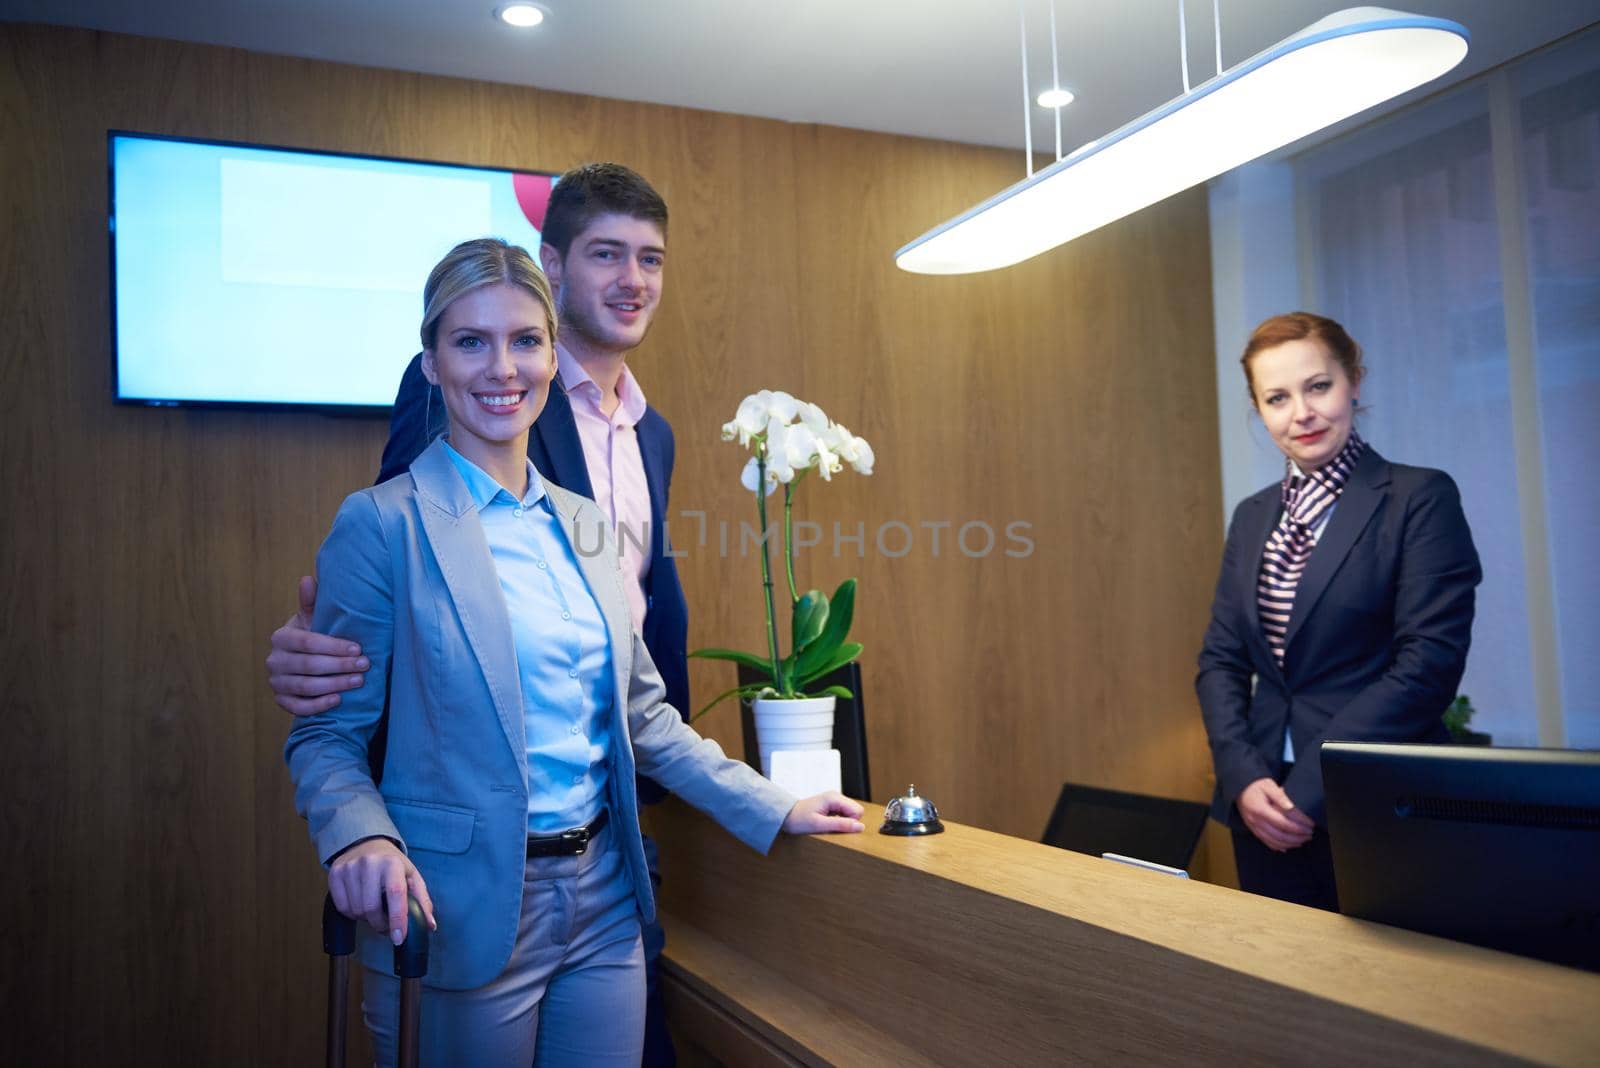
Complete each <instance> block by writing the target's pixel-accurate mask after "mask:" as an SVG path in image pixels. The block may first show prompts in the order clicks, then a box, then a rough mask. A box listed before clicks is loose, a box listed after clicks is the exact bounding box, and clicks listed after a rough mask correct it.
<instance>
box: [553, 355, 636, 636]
mask: <svg viewBox="0 0 1600 1068" xmlns="http://www.w3.org/2000/svg"><path fill="white" fill-rule="evenodd" d="M556 369H557V371H558V372H559V373H560V375H561V384H562V385H563V386H564V387H565V388H566V391H567V401H568V402H569V403H570V404H571V405H572V418H573V421H574V422H576V423H577V425H578V440H579V441H580V442H582V444H583V460H584V463H585V464H586V465H587V466H588V468H589V483H590V485H591V486H593V487H594V499H595V503H596V504H598V505H599V506H600V510H601V511H602V512H604V513H605V514H606V518H608V519H610V520H611V524H612V528H613V530H614V532H615V534H616V539H617V551H618V554H619V556H620V557H621V561H620V562H621V564H622V577H623V580H624V581H623V583H622V586H623V589H624V591H625V592H626V593H627V595H628V614H629V615H631V616H632V617H633V629H634V630H638V631H642V630H643V629H644V613H645V609H646V607H648V602H647V600H646V598H645V593H644V582H645V578H646V577H647V576H648V575H649V574H650V484H649V483H648V482H646V481H645V477H644V456H643V455H642V454H641V453H640V452H639V433H638V431H637V430H635V429H634V428H635V426H636V425H637V424H638V422H639V420H640V419H643V418H644V410H645V399H644V393H643V391H641V390H640V389H639V383H638V381H637V380H635V379H634V377H633V372H632V371H630V370H628V368H627V365H623V368H622V377H621V378H619V379H618V380H617V398H618V400H619V402H620V403H618V405H617V410H616V411H614V412H612V413H611V414H610V415H609V416H608V415H606V414H605V412H604V411H603V410H602V409H601V407H600V387H599V386H598V385H596V384H595V381H594V379H592V378H590V377H589V373H588V372H587V371H585V370H584V369H583V365H582V364H581V363H579V362H578V361H577V359H576V358H575V357H573V356H572V355H571V354H570V353H568V352H567V350H566V349H565V348H564V347H563V346H562V345H561V344H560V343H559V342H557V343H556Z"/></svg>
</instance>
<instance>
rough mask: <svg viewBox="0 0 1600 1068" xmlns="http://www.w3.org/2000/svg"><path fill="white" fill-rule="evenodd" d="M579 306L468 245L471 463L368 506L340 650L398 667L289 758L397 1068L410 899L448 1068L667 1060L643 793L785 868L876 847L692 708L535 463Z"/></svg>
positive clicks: (333, 623)
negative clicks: (781, 856)
mask: <svg viewBox="0 0 1600 1068" xmlns="http://www.w3.org/2000/svg"><path fill="white" fill-rule="evenodd" d="M554 307H555V304H554V301H553V300H552V299H551V294H550V290H549V287H548V284H547V283H546V282H545V279H544V276H543V274H541V273H540V271H539V269H538V268H537V267H536V266H535V265H534V263H533V261H532V259H531V258H530V257H529V256H528V254H527V253H526V252H525V251H524V250H522V249H520V248H517V247H515V246H509V245H506V244H505V243H504V242H502V241H498V240H494V239H482V240H478V241H469V242H465V243H463V244H462V245H458V246H457V247H456V248H455V249H454V250H452V251H451V253H450V254H449V255H447V256H446V257H445V258H444V260H442V261H441V262H440V263H439V265H438V266H437V267H435V268H434V270H433V273H432V274H431V275H430V277H429V279H428V284H427V287H426V289H425V292H424V317H423V326H422V342H423V349H424V360H423V368H424V373H425V374H427V376H428V378H429V380H430V381H432V382H434V383H435V384H437V385H438V386H439V387H440V389H441V392H442V394H443V396H444V399H445V405H446V408H447V409H448V412H449V417H450V419H449V423H450V430H449V440H448V442H447V441H445V440H443V439H441V440H438V441H435V442H434V443H433V444H432V445H430V446H429V447H428V449H427V450H426V451H424V452H423V454H422V455H421V456H420V457H419V458H418V459H417V461H416V463H414V464H413V465H412V467H411V469H410V471H409V472H408V473H407V474H405V475H402V476H400V477H398V478H395V479H391V480H390V481H388V482H385V483H383V484H382V485H379V486H376V487H373V488H371V489H367V490H363V491H361V492H359V493H356V494H353V495H351V496H350V497H349V498H348V499H346V501H345V502H344V505H343V506H342V507H341V508H340V509H339V513H338V515H337V517H336V518H335V519H334V523H333V529H332V531H331V532H330V533H329V535H328V538H327V540H326V541H325V542H324V544H323V546H322V550H321V552H320V553H319V554H318V557H317V573H318V580H319V583H320V590H319V594H318V598H317V612H316V619H315V622H314V627H315V629H316V630H318V631H322V632H324V633H329V634H334V635H338V636H340V637H346V638H349V639H351V640H354V641H357V642H359V643H360V644H361V646H362V648H363V650H364V651H365V652H366V654H367V655H368V656H369V657H370V658H371V660H372V670H370V671H368V672H367V674H366V682H365V685H363V686H362V687H361V688H360V689H357V690H353V691H351V692H349V693H347V694H346V695H345V696H344V699H343V700H342V701H341V702H340V704H339V705H338V706H337V707H336V708H335V709H333V710H331V711H329V712H327V713H324V714H323V715H320V716H312V717H307V718H305V719H301V720H299V721H297V722H296V723H295V724H294V727H293V729H292V730H291V732H290V735H289V740H288V742H287V744H286V746H285V757H286V759H287V761H288V764H289V770H290V773H291V775H292V776H293V778H294V781H295V805H296V808H297V809H298V811H299V812H300V813H301V815H303V816H304V817H305V818H306V821H307V823H308V824H309V828H310V832H311V837H312V840H313V842H314V844H315V846H316V848H317V855H318V857H319V858H320V859H321V860H322V862H323V863H324V864H325V865H327V866H328V883H329V890H330V892H331V894H332V895H333V898H334V902H335V904H336V905H337V906H338V907H339V909H340V911H341V912H343V913H344V914H345V915H347V916H351V917H355V918H358V919H365V920H366V921H367V923H368V927H369V928H370V929H364V932H363V937H362V939H361V944H360V947H359V952H360V956H361V960H362V962H363V964H365V965H366V968H367V974H366V976H365V990H366V1006H365V1010H366V1018H367V1023H368V1026H369V1028H370V1029H371V1030H372V1034H373V1040H374V1045H375V1048H376V1049H377V1052H378V1057H379V1062H380V1063H385V1064H386V1063H390V1062H392V1060H393V1059H394V1056H395V1030H396V1021H395V1019H394V1012H395V1006H396V1003H397V998H396V997H395V996H394V995H395V991H394V984H395V983H396V982H397V981H396V980H395V979H394V978H393V977H392V976H391V975H389V974H388V967H387V959H388V957H389V953H388V952H387V950H388V949H389V942H390V941H391V940H393V941H398V940H399V939H400V938H402V937H403V932H404V927H405V923H406V919H405V913H404V902H405V898H406V895H407V893H408V891H409V892H410V893H411V894H414V895H415V896H416V897H417V898H418V899H419V900H420V901H421V902H422V905H423V910H424V913H425V914H426V916H427V917H428V921H429V924H430V926H432V927H433V928H434V934H433V938H432V953H431V963H430V970H429V976H428V979H427V981H426V985H427V987H428V989H427V991H426V992H425V994H424V997H423V1019H422V1027H421V1035H422V1041H423V1047H424V1058H423V1059H424V1063H433V1064H474V1065H490V1066H492V1065H499V1064H507V1065H510V1064H515V1065H527V1064H530V1063H538V1064H544V1065H556V1064H584V1065H606V1064H616V1065H628V1066H630V1068H631V1066H634V1065H637V1064H638V1063H639V1057H640V1051H641V1046H642V1042H643V1031H644V972H643V956H642V950H641V945H640V939H639V923H640V918H641V917H651V916H653V915H654V911H655V903H654V898H653V895H652V892H651V887H650V882H649V878H648V876H647V872H646V867H645V859H644V853H643V849H642V846H641V843H640V835H639V820H638V805H637V800H636V798H635V794H634V777H635V772H636V771H638V772H642V773H644V774H646V775H648V776H650V777H651V778H652V779H655V780H656V781H657V782H659V783H661V784H662V785H663V786H665V787H667V788H668V789H669V790H671V791H672V792H673V793H676V794H678V795H679V796H680V797H682V798H684V799H685V800H686V801H688V802H689V803H690V804H692V805H694V806H696V807H697V808H700V809H702V810H703V811H705V812H707V813H709V814H710V815H712V816H713V817H714V818H716V819H717V821H718V822H720V823H721V824H722V825H723V826H724V827H726V828H727V829H728V830H729V831H730V832H731V833H733V834H734V835H735V836H737V837H738V838H739V839H740V840H741V841H743V842H745V843H746V844H748V845H750V846H751V847H753V848H755V849H758V850H760V851H762V852H765V851H766V849H767V848H768V847H769V846H770V845H771V843H772V841H773V839H774V838H775V837H776V835H777V833H778V832H779V831H780V830H784V831H788V832H790V833H801V834H804V833H820V832H829V831H845V832H850V831H859V830H860V829H861V823H860V822H859V818H860V816H861V814H862V810H861V807H860V806H859V805H857V804H856V803H855V802H853V801H850V800H848V799H847V798H844V797H842V796H841V795H838V794H824V795H819V796H817V797H813V798H807V799H804V800H798V801H797V800H796V799H795V798H794V797H792V796H790V795H789V794H788V793H787V792H785V791H784V790H782V789H780V788H778V787H777V786H775V785H774V784H773V783H771V782H769V781H768V780H766V779H764V778H762V777H761V776H759V775H757V774H755V773H754V772H753V771H751V770H750V769H749V768H748V767H746V766H745V765H744V764H742V763H739V762H737V761H733V760H730V759H728V758H727V757H726V756H725V755H724V754H723V752H722V750H721V748H720V747H718V746H717V744H716V743H715V742H713V741H710V740H708V739H704V738H701V737H700V736H699V735H697V734H696V733H695V732H694V731H693V730H692V729H690V728H689V727H688V726H687V725H685V724H684V722H683V721H682V719H681V718H680V717H679V715H678V713H677V712H676V711H675V710H674V709H673V708H672V707H671V706H669V705H667V704H666V703H665V701H664V689H663V686H662V683H661V679H660V676H659V675H658V674H657V673H656V670H655V667H654V665H653V664H652V663H651V661H650V656H649V653H648V652H646V650H645V647H644V643H643V640H642V639H641V638H640V637H639V635H638V634H637V633H635V632H634V631H633V629H632V625H631V623H630V617H629V614H628V609H627V604H626V600H625V595H624V593H623V588H622V584H621V578H620V575H619V572H618V569H617V561H616V554H615V550H614V546H613V545H612V542H611V534H610V530H609V526H608V524H607V522H606V520H605V518H604V516H603V515H602V513H601V512H600V510H599V509H598V508H597V507H596V506H595V505H594V504H593V503H592V502H590V501H588V500H586V499H584V498H582V497H579V496H576V495H574V494H571V493H567V492H566V491H564V490H561V489H559V488H557V487H555V486H553V485H550V484H548V483H545V482H543V480H542V479H541V478H540V477H539V475H538V472H537V471H535V470H534V469H533V465H532V464H531V463H530V462H529V461H528V459H527V437H528V430H529V427H530V426H531V425H532V423H533V420H534V419H535V418H536V417H537V416H538V414H539V411H540V410H541V409H542V408H543V407H544V401H545V397H546V396H547V394H548V390H549V386H550V382H551V379H552V377H553V376H554V373H555V350H554V343H555V333H556V327H557V324H556V317H555V313H554ZM609 308H610V306H609V305H607V306H606V308H604V309H596V310H593V311H594V312H595V313H596V314H602V315H603V314H608V310H607V309H609ZM627 312H628V309H627V308H626V307H625V306H622V307H620V308H619V309H618V310H617V312H616V314H619V315H625V314H627ZM386 706H387V712H386V711H385V708H386ZM381 727H385V728H386V732H385V733H386V741H385V743H384V747H383V750H382V752H379V753H374V752H372V751H371V750H372V748H373V742H374V739H375V737H378V736H379V735H380V728H381ZM375 765H378V766H381V774H378V775H375V771H374V766H375ZM569 772H572V774H570V775H569V774H568V773H569ZM557 828H559V830H558V829H557ZM385 896H386V897H387V902H388V907H387V908H385V907H384V905H383V904H381V902H382V900H383V898H384V897H385ZM385 936H388V937H387V938H386V937H385Z"/></svg>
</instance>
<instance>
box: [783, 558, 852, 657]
mask: <svg viewBox="0 0 1600 1068" xmlns="http://www.w3.org/2000/svg"><path fill="white" fill-rule="evenodd" d="M855 608H856V580H855V579H853V578H849V579H845V580H844V581H843V582H841V583H839V588H838V589H837V590H835V591H834V593H833V600H832V601H831V602H830V603H829V606H828V624H827V626H826V627H824V628H823V630H822V633H821V634H820V635H818V636H817V640H816V641H814V642H812V643H811V644H810V645H809V646H808V647H807V648H806V649H805V650H804V651H803V653H802V655H801V656H800V658H799V660H798V661H797V662H796V664H795V672H796V677H797V678H803V679H814V678H816V677H817V667H818V666H819V665H821V664H826V663H827V662H828V661H830V660H832V659H833V658H834V656H835V655H837V653H838V651H839V647H840V646H842V645H843V644H844V640H845V639H846V638H847V637H849V636H850V623H851V620H852V619H853V618H854V616H855Z"/></svg>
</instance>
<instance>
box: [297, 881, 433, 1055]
mask: <svg viewBox="0 0 1600 1068" xmlns="http://www.w3.org/2000/svg"><path fill="white" fill-rule="evenodd" d="M384 900H385V908H387V900H388V899H387V898H385V899H384ZM406 912H407V915H408V917H409V918H408V920H407V922H406V937H405V941H403V942H401V943H400V944H399V945H398V946H395V947H394V974H395V975H396V976H397V977H398V978H399V980H400V1021H399V1022H400V1033H399V1040H400V1043H399V1051H398V1052H399V1063H400V1065H401V1066H402V1068H415V1066H416V1064H417V1047H418V1032H419V1031H420V1030H421V1022H422V982H421V980H422V977H423V976H425V975H427V974H428V920H427V917H425V916H423V914H422V905H421V904H420V903H419V902H418V901H417V899H416V898H415V897H412V896H411V895H409V894H408V895H407V901H406ZM355 949H356V921H355V920H352V919H351V918H350V917H348V916H346V915H344V914H343V913H341V912H340V911H339V910H338V909H337V908H335V907H334V904H333V895H332V894H329V895H327V896H326V897H324V898H323V899H322V950H323V952H324V953H326V954H327V955H328V1035H327V1048H326V1053H327V1064H328V1066H329V1068H344V1064H345V1048H344V1034H345V1029H346V1027H347V1026H348V1017H347V1009H346V1003H345V988H346V986H347V985H348V983H349V969H350V955H351V954H352V953H354V952H355Z"/></svg>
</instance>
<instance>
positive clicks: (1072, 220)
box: [894, 7, 1468, 274]
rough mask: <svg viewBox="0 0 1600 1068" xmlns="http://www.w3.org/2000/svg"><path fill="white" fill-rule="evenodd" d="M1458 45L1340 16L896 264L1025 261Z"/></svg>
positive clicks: (1268, 147)
mask: <svg viewBox="0 0 1600 1068" xmlns="http://www.w3.org/2000/svg"><path fill="white" fill-rule="evenodd" d="M1467 41H1468V35H1467V29H1466V27H1465V26H1462V25H1461V24H1460V23H1457V22H1451V21H1449V20H1447V19H1438V18H1430V17H1427V16H1424V15H1411V14H1407V13H1405V12H1403V11H1390V10H1387V9H1385V8H1379V7H1355V8H1349V9H1347V10H1344V11H1340V12H1336V13H1335V14H1332V15H1329V16H1328V17H1327V18H1325V19H1321V20H1319V21H1317V22H1314V23H1312V24H1311V25H1310V26H1307V27H1306V28H1305V29H1303V30H1301V31H1300V32H1299V33H1297V34H1295V35H1294V36H1292V37H1289V38H1286V39H1285V40H1283V41H1280V42H1279V43H1277V44H1276V45H1273V46H1272V47H1271V48H1269V49H1267V50H1265V51H1263V52H1260V53H1258V54H1257V55H1255V56H1253V57H1251V58H1250V59H1249V60H1246V61H1245V62H1243V63H1241V64H1239V65H1238V66H1236V67H1234V68H1233V69H1232V70H1230V71H1228V72H1226V73H1224V74H1221V75H1219V76H1217V77H1215V78H1213V79H1211V81H1209V82H1207V83H1205V84H1204V85H1201V86H1198V87H1196V88H1195V89H1194V90H1193V91H1192V92H1189V93H1186V94H1184V95H1183V96H1181V97H1178V98H1177V99H1176V100H1173V101H1170V102H1168V103H1166V104H1164V105H1162V106H1161V107H1159V108H1157V109H1156V110H1154V111H1152V112H1150V113H1148V114H1146V115H1144V116H1142V117H1140V118H1138V119H1135V120H1134V121H1133V122H1130V123H1129V124H1128V125H1126V126H1124V127H1122V128H1121V129H1119V130H1117V131H1116V132H1115V133H1112V134H1109V135H1107V136H1105V137H1102V138H1101V139H1100V140H1098V141H1093V142H1091V143H1089V144H1087V145H1084V146H1083V147H1082V148H1080V149H1078V150H1077V151H1076V152H1074V153H1072V154H1071V155H1069V156H1067V157H1066V158H1065V159H1061V160H1058V161H1057V162H1055V163H1053V164H1051V165H1050V166H1048V167H1046V168H1044V169H1043V170H1041V171H1039V172H1038V173H1037V174H1035V175H1033V176H1032V177H1031V178H1028V179H1027V180H1025V181H1021V182H1018V183H1017V184H1016V185H1014V186H1012V187H1011V188H1009V189H1006V190H1003V191H1002V192H1000V193H997V194H996V195H995V196H992V197H990V198H989V199H988V200H986V201H984V202H983V203H982V204H979V205H978V206H977V207H975V208H972V209H970V210H968V211H966V212H964V213H962V214H960V215H957V216H956V217H955V218H953V219H951V220H950V221H948V222H946V223H943V224H942V225H940V226H936V227H934V228H933V229H932V230H929V231H928V232H927V233H925V234H923V235H922V236H921V237H919V238H917V239H916V240H915V241H913V242H911V243H910V244H909V245H906V246H905V247H904V248H902V249H901V250H900V251H899V252H896V253H895V257H894V258H895V263H896V265H898V266H899V267H900V268H902V269H903V270H907V271H912V272H915V273H917V274H970V273H972V272H975V271H991V270H994V269H996V268H999V267H1009V266H1011V265H1012V264H1014V263H1020V262H1022V261H1023V260H1025V259H1028V258H1030V257H1032V256H1037V255H1038V254H1039V253H1041V252H1044V251H1046V250H1048V249H1052V248H1055V247H1056V246H1057V245H1062V244H1065V243H1066V242H1068V241H1071V240H1072V239H1073V238H1075V237H1081V236H1083V235H1084V234H1086V233H1089V232H1090V231H1091V230H1097V229H1099V228H1100V227H1102V226H1104V225H1106V224H1107V223H1110V222H1115V221H1116V220H1118V219H1120V218H1122V217H1123V216H1125V215H1131V214H1132V213H1133V212H1136V211H1138V210H1139V209H1140V208H1144V207H1148V206H1149V205H1151V204H1154V203H1156V202H1157V201H1160V200H1165V199H1166V198H1167V197H1170V196H1172V195H1173V194H1174V193H1179V192H1182V191H1183V190H1185V189H1188V188H1189V187H1190V186H1194V185H1198V184H1200V183H1201V182H1204V181H1206V180H1208V179H1210V178H1214V177H1216V176H1217V175H1219V174H1222V173H1223V172H1224V171H1228V170H1232V169H1233V168H1234V167H1237V166H1239V165H1240V164H1243V163H1248V162H1250V161H1251V160H1253V159H1255V158H1257V157H1258V156H1262V155H1265V154H1266V153H1268V152H1271V151H1272V150H1274V149H1276V148H1281V147H1283V146H1284V145H1287V144H1289V143H1291V142H1293V141H1297V140H1299V139H1300V138H1302V137H1305V136H1306V135H1307V134H1311V133H1315V132H1316V131H1317V130H1320V129H1322V128H1323V127H1325V126H1330V125H1332V124H1333V123H1336V122H1338V121H1340V120H1341V119H1346V118H1349V117H1350V116H1351V115H1355V114H1357V113H1359V112H1362V111H1365V110H1366V109H1367V108H1370V107H1372V106H1374V105H1375V104H1379V103H1382V102H1383V101H1385V100H1388V99H1391V98H1392V97H1395V96H1398V95H1400V94H1401V93H1404V92H1407V91H1408V90H1411V89H1415V88H1416V87H1417V86H1419V85H1422V84H1424V83H1426V82H1429V81H1432V80H1433V79H1434V78H1437V77H1439V76H1440V75H1441V74H1443V73H1445V72H1446V71H1448V70H1450V69H1451V68H1452V67H1454V66H1455V65H1456V64H1458V63H1460V62H1461V60H1462V59H1463V58H1464V57H1465V56H1466V54H1467Z"/></svg>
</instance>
